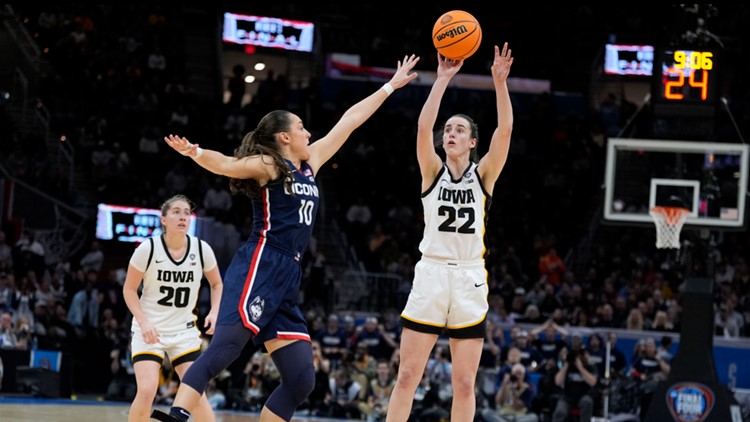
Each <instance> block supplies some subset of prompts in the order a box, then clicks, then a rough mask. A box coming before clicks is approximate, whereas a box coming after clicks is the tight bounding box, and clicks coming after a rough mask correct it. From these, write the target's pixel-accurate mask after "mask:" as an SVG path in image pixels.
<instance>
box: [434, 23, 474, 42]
mask: <svg viewBox="0 0 750 422" xmlns="http://www.w3.org/2000/svg"><path fill="white" fill-rule="evenodd" d="M467 32H469V30H468V29H467V28H466V25H459V26H457V27H455V28H451V29H449V30H447V31H445V32H443V33H442V34H437V37H435V38H436V39H437V41H442V40H444V39H445V38H449V37H450V38H453V37H457V36H459V35H461V34H465V33H467Z"/></svg>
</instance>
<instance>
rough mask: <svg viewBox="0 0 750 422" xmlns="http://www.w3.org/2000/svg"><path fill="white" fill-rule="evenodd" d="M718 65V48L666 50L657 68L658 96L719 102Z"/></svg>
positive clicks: (686, 102)
mask: <svg viewBox="0 0 750 422" xmlns="http://www.w3.org/2000/svg"><path fill="white" fill-rule="evenodd" d="M718 65H719V62H718V61H717V54H716V52H714V51H709V50H688V49H685V50H682V49H665V50H663V51H662V53H661V56H660V59H659V66H658V67H657V72H654V73H656V77H657V81H656V83H655V88H654V90H655V91H656V92H654V94H655V99H656V100H657V101H659V102H662V103H671V104H684V105H692V104H695V105H706V106H708V105H710V106H713V105H715V104H716V96H717V92H718V90H717V86H716V85H717V82H718V79H717V77H716V74H717V71H718Z"/></svg>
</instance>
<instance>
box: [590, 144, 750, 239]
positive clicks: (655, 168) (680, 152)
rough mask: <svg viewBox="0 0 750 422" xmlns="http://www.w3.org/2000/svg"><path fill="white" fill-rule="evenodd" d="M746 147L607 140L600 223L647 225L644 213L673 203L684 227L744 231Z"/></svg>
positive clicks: (648, 220)
mask: <svg viewBox="0 0 750 422" xmlns="http://www.w3.org/2000/svg"><path fill="white" fill-rule="evenodd" d="M749 151H750V149H749V146H748V145H746V144H735V143H715V142H696V141H672V140H658V139H626V138H611V139H609V142H608V144H607V162H606V167H605V180H604V183H605V186H604V189H605V191H604V219H605V220H606V221H609V222H620V223H645V224H651V225H653V219H652V218H651V216H650V215H649V210H650V209H651V208H653V207H655V206H674V205H675V202H679V203H680V205H681V206H683V207H685V208H687V209H688V210H689V211H690V213H689V215H688V218H687V220H686V221H685V226H686V227H687V226H694V227H702V228H715V229H742V228H744V226H745V217H746V216H745V201H746V199H747V182H748V180H747V179H748V154H749Z"/></svg>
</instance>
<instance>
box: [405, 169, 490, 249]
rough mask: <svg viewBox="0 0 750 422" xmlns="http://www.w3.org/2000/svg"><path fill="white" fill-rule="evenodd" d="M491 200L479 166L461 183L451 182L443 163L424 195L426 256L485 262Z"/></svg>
mask: <svg viewBox="0 0 750 422" xmlns="http://www.w3.org/2000/svg"><path fill="white" fill-rule="evenodd" d="M491 200H492V198H491V197H490V195H489V194H487V192H485V190H484V187H483V186H482V182H481V180H479V173H478V172H477V164H476V163H471V164H470V165H469V167H468V168H467V169H466V171H464V174H463V175H461V177H460V178H459V179H458V180H453V179H452V178H451V174H450V171H448V167H446V166H445V163H443V168H442V169H440V173H438V175H437V177H436V178H435V182H434V183H433V184H432V186H430V188H429V189H427V191H426V192H424V193H422V206H423V208H424V222H425V227H424V236H423V237H422V242H421V243H420V244H419V251H420V252H422V255H424V256H426V257H430V258H433V259H434V258H438V259H450V260H459V261H467V260H476V259H483V258H484V255H485V253H486V248H485V246H484V232H485V224H486V222H487V217H486V215H487V214H486V211H487V210H488V209H489V207H490V202H491Z"/></svg>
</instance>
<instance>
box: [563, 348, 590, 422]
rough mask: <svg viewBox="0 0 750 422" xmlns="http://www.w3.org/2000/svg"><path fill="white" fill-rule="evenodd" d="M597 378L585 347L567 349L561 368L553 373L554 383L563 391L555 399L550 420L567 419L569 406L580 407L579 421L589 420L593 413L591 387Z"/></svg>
mask: <svg viewBox="0 0 750 422" xmlns="http://www.w3.org/2000/svg"><path fill="white" fill-rule="evenodd" d="M597 380H598V377H597V373H596V369H594V367H593V366H591V365H590V364H589V363H588V351H587V350H586V349H585V348H580V349H571V350H568V351H567V353H566V356H565V359H564V363H563V366H562V368H560V370H559V371H558V372H557V374H555V384H557V385H558V386H559V387H560V388H561V389H562V391H563V394H562V395H561V396H560V398H559V399H558V400H557V405H556V406H555V411H554V413H553V414H552V422H563V421H565V420H567V419H568V413H569V411H570V408H571V407H578V409H580V411H581V412H580V419H579V420H581V421H586V422H588V421H590V420H591V417H592V416H593V414H594V398H593V387H594V386H595V385H596V382H597Z"/></svg>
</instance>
